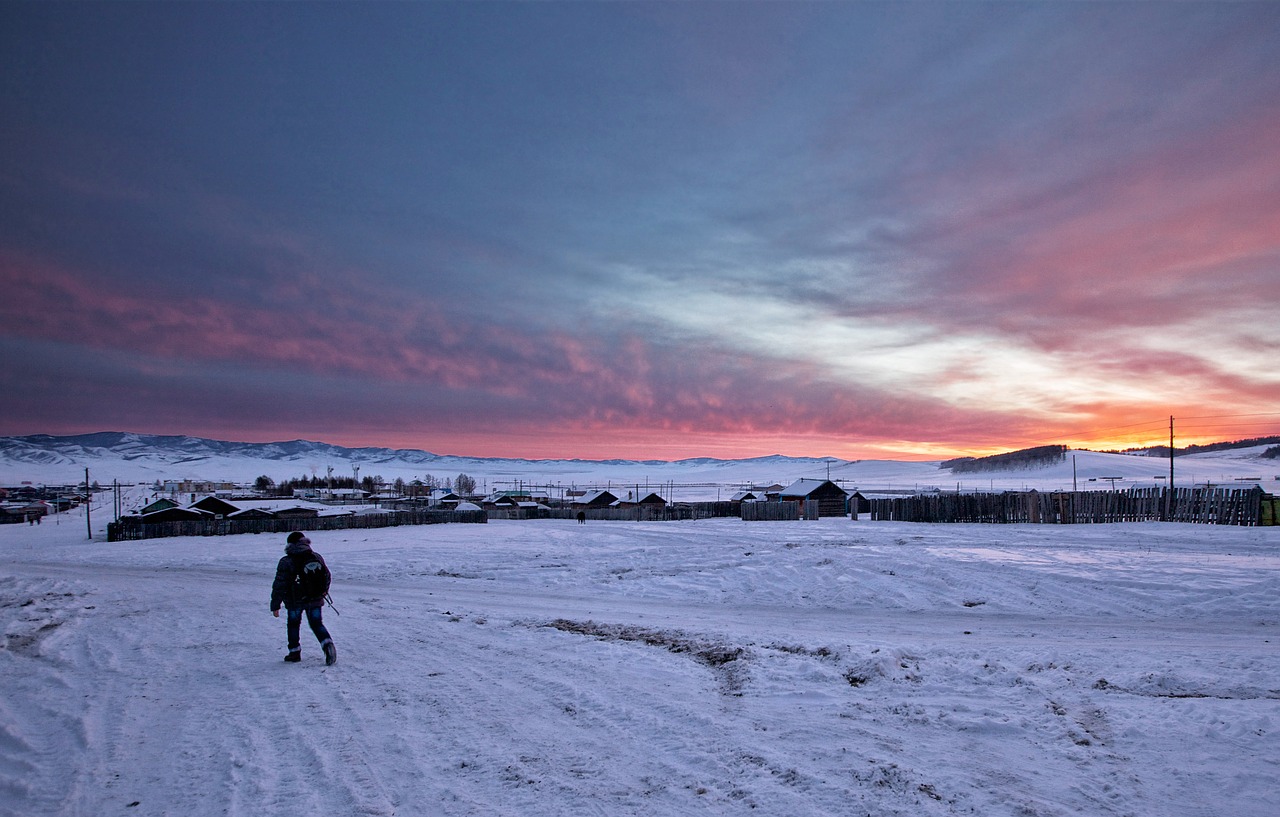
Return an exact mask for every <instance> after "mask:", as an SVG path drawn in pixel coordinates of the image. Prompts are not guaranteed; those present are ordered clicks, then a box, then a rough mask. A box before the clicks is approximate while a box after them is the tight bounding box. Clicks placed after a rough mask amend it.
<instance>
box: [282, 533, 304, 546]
mask: <svg viewBox="0 0 1280 817" xmlns="http://www.w3.org/2000/svg"><path fill="white" fill-rule="evenodd" d="M306 538H307V535H306V534H305V533H303V532H302V531H300V530H296V531H294V532H293V533H291V534H289V538H288V539H287V540H286V541H287V542H288V543H289V544H291V545H292V544H294V543H295V542H301V541H302V540H303V539H306Z"/></svg>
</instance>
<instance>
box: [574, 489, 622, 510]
mask: <svg viewBox="0 0 1280 817" xmlns="http://www.w3.org/2000/svg"><path fill="white" fill-rule="evenodd" d="M617 501H618V498H617V497H616V496H614V495H613V494H612V493H610V492H609V491H592V492H590V493H588V494H584V495H582V496H580V497H578V498H577V499H575V500H574V501H573V506H574V507H575V508H607V507H609V506H610V505H612V504H613V503H615V502H617Z"/></svg>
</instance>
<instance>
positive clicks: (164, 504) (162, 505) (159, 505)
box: [138, 496, 178, 515]
mask: <svg viewBox="0 0 1280 817" xmlns="http://www.w3.org/2000/svg"><path fill="white" fill-rule="evenodd" d="M176 507H178V503H177V502H174V501H173V500H172V499H169V498H168V497H164V496H162V497H160V498H159V499H157V500H156V501H155V502H152V503H151V504H150V505H146V506H144V507H143V508H142V510H140V511H138V514H139V515H143V514H149V513H155V512H156V511H163V510H164V509H166V508H176Z"/></svg>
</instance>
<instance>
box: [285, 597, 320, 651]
mask: <svg viewBox="0 0 1280 817" xmlns="http://www.w3.org/2000/svg"><path fill="white" fill-rule="evenodd" d="M285 612H287V613H288V614H289V616H288V624H287V626H288V629H289V652H295V651H297V650H300V649H302V637H301V636H302V614H303V613H304V612H305V613H306V614H307V624H309V625H311V632H313V633H315V634H316V641H319V642H320V643H321V644H323V643H324V642H326V641H328V640H329V631H328V630H326V629H325V626H324V620H323V618H322V617H321V614H322V613H323V612H324V608H323V607H308V608H307V609H306V610H286V611H285Z"/></svg>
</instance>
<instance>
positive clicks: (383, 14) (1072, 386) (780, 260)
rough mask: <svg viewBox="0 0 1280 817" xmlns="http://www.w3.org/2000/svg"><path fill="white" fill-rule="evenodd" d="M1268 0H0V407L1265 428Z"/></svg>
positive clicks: (869, 436)
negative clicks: (221, 0) (206, 0)
mask: <svg viewBox="0 0 1280 817" xmlns="http://www.w3.org/2000/svg"><path fill="white" fill-rule="evenodd" d="M1277 66H1280V4H1276V3H1221V2H1213V3H1194V2H1191V3H1105V2H1095V3H995V4H986V3H964V2H960V3H813V4H810V3H801V2H796V3H759V4H757V3H729V2H715V3H712V2H706V3H586V2H576V3H555V2H551V3H499V2H492V3H465V4H464V3H342V2H334V3H228V4H203V3H174V4H161V3H122V2H113V3H86V4H78V3H14V2H4V3H0V288H2V290H3V297H0V434H3V435H20V434H36V433H48V434H75V433H85V432H92V431H102V430H113V431H137V432H143V433H159V434H190V435H194V436H204V437H214V438H218V439H230V440H242V441H263V442H265V441H276V440H291V439H297V438H303V439H314V440H321V441H324V442H330V443H335V444H340V445H358V446H359V445H378V446H390V447H398V448H419V449H424V450H428V451H433V452H436V453H441V454H458V455H473V456H498V457H502V456H511V457H529V458H542V457H545V458H577V457H580V458H609V457H620V458H644V459H677V458H683V457H695V456H716V457H751V456H760V455H767V454H773V453H781V454H788V455H795V456H835V457H840V458H844V459H858V458H879V457H889V458H906V459H911V458H917V459H924V458H932V459H936V458H942V457H948V456H955V455H960V454H982V453H992V452H995V451H1002V450H1009V449H1012V448H1020V447H1026V446H1029V445H1039V444H1049V443H1065V444H1069V445H1077V446H1085V447H1100V448H1117V447H1118V448H1123V447H1127V446H1129V445H1140V444H1149V443H1158V442H1160V441H1161V440H1165V441H1167V439H1168V426H1169V418H1170V417H1175V418H1177V419H1176V420H1175V426H1176V428H1177V431H1178V439H1177V441H1178V444H1183V443H1187V442H1195V441H1202V442H1203V441H1213V440H1223V439H1242V438H1248V437H1255V436H1261V435H1264V434H1275V433H1280V365H1278V364H1280V336H1278V335H1277V331H1276V330H1277V327H1278V326H1280V322H1278V321H1277V320H1276V318H1275V316H1274V313H1275V302H1276V291H1277V287H1278V285H1280V68H1278V67H1277Z"/></svg>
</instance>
